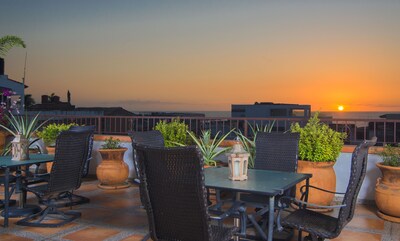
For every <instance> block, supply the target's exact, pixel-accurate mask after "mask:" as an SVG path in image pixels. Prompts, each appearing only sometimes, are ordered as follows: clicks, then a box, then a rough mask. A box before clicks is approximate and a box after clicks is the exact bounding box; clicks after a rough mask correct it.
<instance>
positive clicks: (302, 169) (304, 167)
mask: <svg viewBox="0 0 400 241" xmlns="http://www.w3.org/2000/svg"><path fill="white" fill-rule="evenodd" d="M334 164H335V162H310V161H301V160H299V162H298V168H297V172H298V173H310V174H312V178H310V185H312V186H316V187H319V188H322V189H325V190H328V191H332V192H335V191H336V174H335V170H334V169H333V165H334ZM305 184H306V182H305V181H303V182H301V183H300V184H298V185H297V186H296V198H297V199H300V196H301V193H300V187H301V186H303V185H305ZM334 196H335V195H334V194H333V193H328V192H323V191H320V190H317V189H314V188H310V190H309V194H308V202H310V203H314V204H318V205H323V206H329V205H331V203H332V201H333V198H334ZM316 211H320V212H324V211H330V210H328V209H316Z"/></svg>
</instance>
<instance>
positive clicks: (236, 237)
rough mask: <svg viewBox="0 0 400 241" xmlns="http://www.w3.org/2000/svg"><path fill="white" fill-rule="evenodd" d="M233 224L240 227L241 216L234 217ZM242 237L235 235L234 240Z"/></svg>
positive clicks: (237, 240) (236, 240)
mask: <svg viewBox="0 0 400 241" xmlns="http://www.w3.org/2000/svg"><path fill="white" fill-rule="evenodd" d="M233 226H235V227H238V228H240V220H239V218H234V219H233ZM239 240H240V238H239V236H233V241H239Z"/></svg>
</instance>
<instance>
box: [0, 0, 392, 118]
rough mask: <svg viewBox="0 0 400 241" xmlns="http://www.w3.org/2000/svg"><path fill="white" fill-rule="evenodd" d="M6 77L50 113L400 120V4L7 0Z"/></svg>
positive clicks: (3, 27)
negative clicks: (294, 112)
mask: <svg viewBox="0 0 400 241" xmlns="http://www.w3.org/2000/svg"><path fill="white" fill-rule="evenodd" d="M0 9H1V11H0V12H1V14H0V37H1V36H4V35H17V36H20V37H21V38H22V39H23V40H25V42H26V44H27V48H26V49H21V48H14V49H12V50H11V51H10V52H9V54H8V55H7V56H6V58H5V61H6V74H8V75H9V77H10V78H12V79H15V80H18V81H21V79H22V77H23V69H24V58H25V52H26V51H27V53H28V61H27V72H26V84H27V85H28V86H29V88H28V89H27V90H26V92H27V93H28V94H29V93H30V94H33V97H34V98H35V100H36V101H37V102H40V96H41V95H42V94H51V93H55V94H57V95H60V96H61V98H62V100H63V101H66V93H67V91H68V90H69V91H70V92H71V97H72V104H74V105H76V106H78V107H82V106H122V107H124V108H126V109H128V110H132V111H199V110H225V111H226V110H230V108H231V104H252V103H254V102H255V101H271V102H280V103H298V104H310V105H312V110H320V111H332V110H337V107H338V105H343V106H344V110H345V111H400V1H385V0H379V1H378V0H376V1H369V0H363V1H360V0H358V1H351V0H346V1H344V0H343V1H342V0H339V1H322V0H319V1H309V0H304V1H298V0H297V1H257V0H253V1H251V0H248V1H244V0H240V1H237V0H227V1H215V0H214V1H208V0H207V1H205V0H202V1H191V0H182V1H172V0H168V1H165V0H163V1H161V0H160V1H139V0H137V1H134V0H129V1H128V0H126V1H123V0H118V1H108V0H90V1H89V0H79V1H78V0H68V1H61V0H59V1H56V0H35V1H27V0H24V1H22V0H1V3H0Z"/></svg>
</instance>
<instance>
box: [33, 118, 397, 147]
mask: <svg viewBox="0 0 400 241" xmlns="http://www.w3.org/2000/svg"><path fill="white" fill-rule="evenodd" d="M40 118H41V120H46V119H51V120H50V123H72V122H73V123H77V124H79V125H95V126H96V133H97V134H110V135H126V134H127V133H128V131H149V130H153V129H154V127H155V126H156V124H157V123H158V122H159V121H161V120H165V121H168V122H169V121H172V120H174V119H176V118H177V117H176V116H175V117H166V116H72V115H51V116H46V115H41V116H40ZM179 120H180V121H184V122H185V123H186V124H187V125H188V126H189V129H190V130H191V131H193V132H195V133H196V134H199V133H201V131H202V130H206V129H210V130H211V131H212V133H213V135H215V134H216V133H217V132H219V131H220V132H222V133H227V132H228V131H230V130H231V129H233V128H235V129H236V130H240V131H241V132H242V133H244V134H245V135H246V136H248V137H251V136H252V135H253V132H252V129H254V128H255V127H256V126H257V125H258V126H259V127H263V126H265V125H268V124H272V123H273V128H272V131H274V132H286V131H288V130H289V129H290V125H291V124H292V123H294V122H299V123H300V125H305V124H306V122H307V120H308V119H305V118H296V117H293V118H221V117H218V118H210V117H179ZM321 121H322V122H324V123H326V124H328V125H329V126H330V127H331V128H333V129H335V130H337V131H340V132H346V133H347V139H346V144H357V143H359V142H361V141H362V140H364V139H370V138H371V137H373V136H377V137H378V144H380V145H382V144H395V143H399V142H400V120H386V119H332V118H327V119H324V118H321ZM234 137H235V135H234V134H231V136H229V137H228V139H233V138H234Z"/></svg>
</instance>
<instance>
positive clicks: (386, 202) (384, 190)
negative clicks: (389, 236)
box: [375, 163, 400, 223]
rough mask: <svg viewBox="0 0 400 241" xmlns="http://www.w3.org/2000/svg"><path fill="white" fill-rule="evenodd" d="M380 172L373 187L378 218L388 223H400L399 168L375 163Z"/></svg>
mask: <svg viewBox="0 0 400 241" xmlns="http://www.w3.org/2000/svg"><path fill="white" fill-rule="evenodd" d="M376 166H377V167H378V168H379V169H380V170H381V172H382V178H378V180H377V183H376V187H375V202H376V206H377V207H378V216H379V217H380V218H382V219H385V220H388V221H390V222H396V223H400V205H399V204H400V167H392V166H385V165H383V164H382V163H377V164H376Z"/></svg>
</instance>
